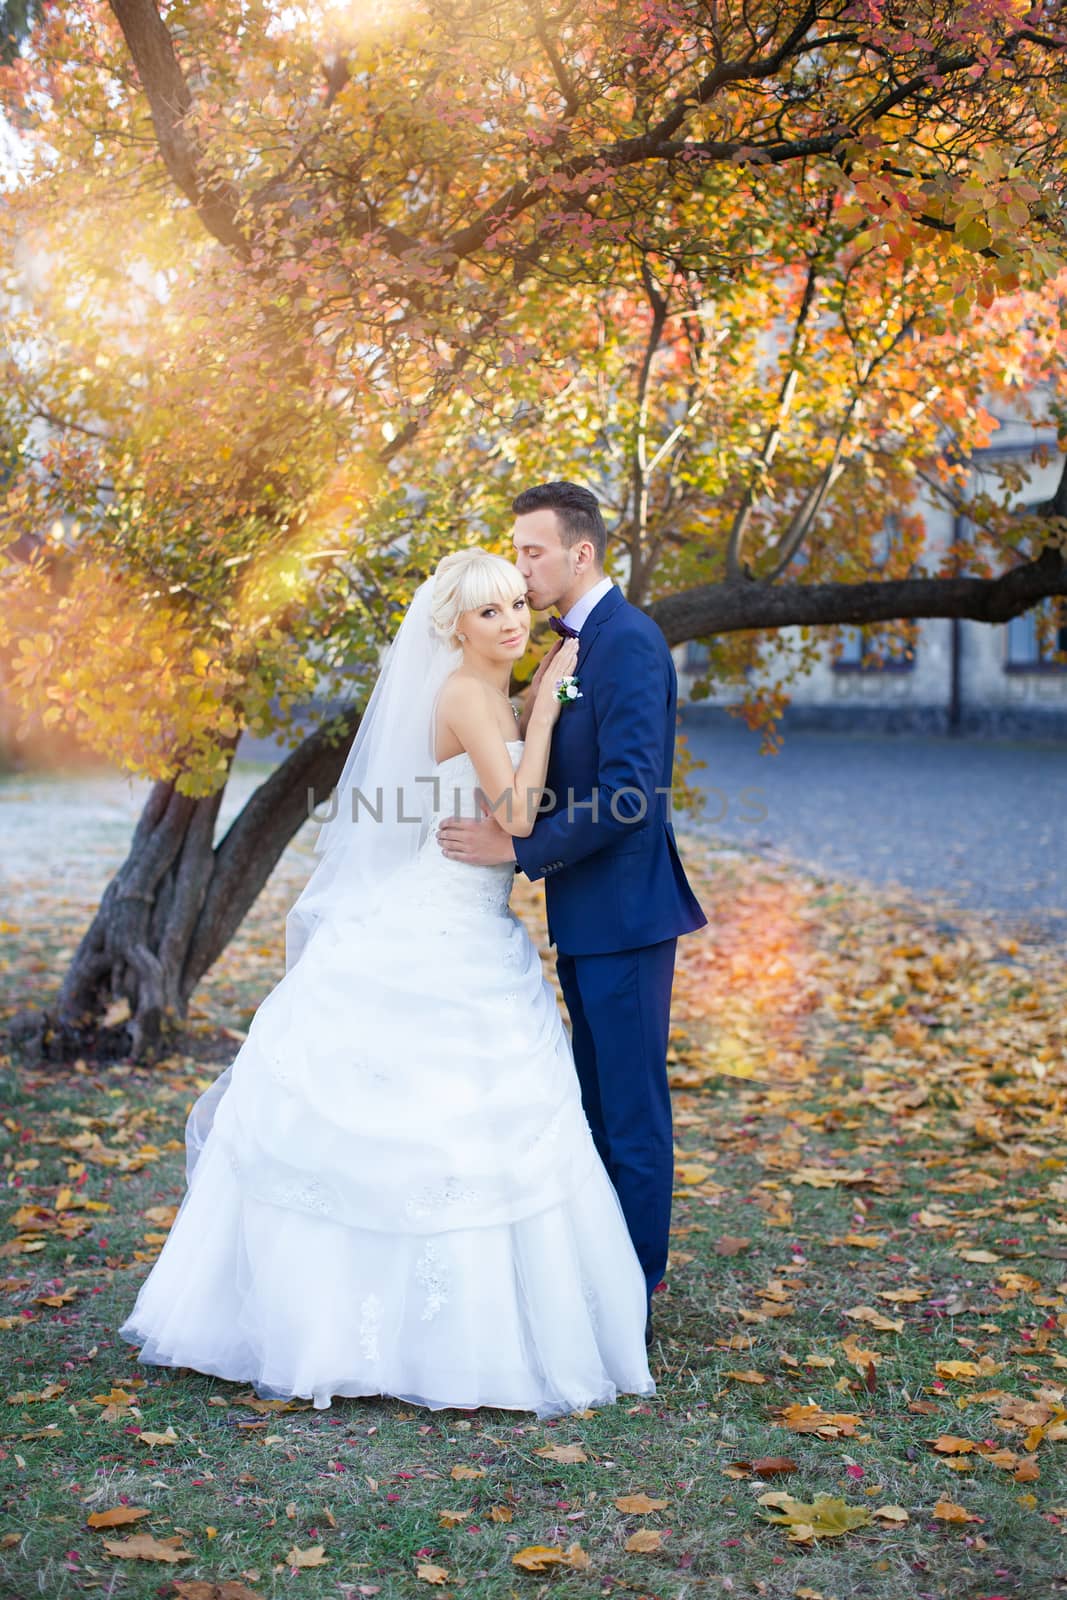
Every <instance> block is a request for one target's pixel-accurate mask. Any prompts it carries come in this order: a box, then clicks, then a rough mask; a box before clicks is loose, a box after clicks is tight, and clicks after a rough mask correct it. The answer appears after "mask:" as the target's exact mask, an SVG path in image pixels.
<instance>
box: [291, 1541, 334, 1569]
mask: <svg viewBox="0 0 1067 1600" xmlns="http://www.w3.org/2000/svg"><path fill="white" fill-rule="evenodd" d="M328 1559H329V1558H328V1557H327V1555H326V1547H325V1545H321V1544H313V1545H311V1546H310V1547H309V1548H308V1549H307V1550H301V1549H299V1548H298V1547H297V1546H296V1545H295V1544H294V1546H293V1548H292V1549H291V1550H290V1551H289V1554H288V1555H287V1556H286V1558H285V1564H286V1566H288V1567H324V1566H325V1565H326V1563H327V1560H328Z"/></svg>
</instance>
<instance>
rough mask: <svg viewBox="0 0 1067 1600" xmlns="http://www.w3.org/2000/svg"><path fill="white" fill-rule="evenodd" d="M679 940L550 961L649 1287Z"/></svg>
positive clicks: (668, 1150) (668, 1127) (659, 1203)
mask: <svg viewBox="0 0 1067 1600" xmlns="http://www.w3.org/2000/svg"><path fill="white" fill-rule="evenodd" d="M677 946H678V940H677V939H664V940H663V941H662V942H661V943H659V944H652V945H645V946H644V947H643V948H641V949H637V950H622V951H618V952H613V953H611V954H609V955H573V956H572V955H565V954H564V953H563V952H562V951H560V952H558V954H557V958H556V967H557V971H558V972H559V980H560V986H561V988H562V990H563V998H564V1000H565V1001H566V1004H567V1010H568V1012H569V1013H570V1019H571V1044H572V1048H573V1051H574V1063H575V1066H576V1068H577V1071H578V1081H579V1084H580V1085H581V1092H582V1105H583V1107H584V1110H585V1115H586V1118H587V1120H588V1123H589V1127H590V1129H591V1131H592V1134H593V1141H594V1143H595V1145H596V1147H597V1150H598V1151H599V1153H600V1159H601V1160H602V1161H603V1163H604V1166H605V1167H606V1168H607V1172H608V1176H609V1177H610V1179H611V1181H612V1183H613V1184H614V1186H615V1192H616V1194H617V1195H618V1197H619V1202H620V1204H621V1206H622V1210H623V1215H624V1217H625V1218H626V1225H627V1227H628V1228H629V1231H630V1238H631V1239H632V1240H633V1243H634V1249H635V1250H636V1252H637V1257H638V1260H639V1261H640V1263H641V1266H642V1268H643V1270H644V1274H645V1283H646V1286H647V1290H648V1295H649V1303H650V1304H651V1296H652V1291H653V1290H654V1289H655V1287H656V1285H657V1284H658V1283H659V1282H660V1281H661V1280H662V1278H663V1275H664V1273H665V1272H666V1270H667V1248H668V1239H669V1234H670V1226H671V1194H672V1191H673V1188H674V1134H673V1128H672V1124H671V1096H670V1089H669V1087H668V1084H667V1040H668V1034H669V1031H670V1011H671V987H672V984H673V981H674V958H675V952H676V950H677Z"/></svg>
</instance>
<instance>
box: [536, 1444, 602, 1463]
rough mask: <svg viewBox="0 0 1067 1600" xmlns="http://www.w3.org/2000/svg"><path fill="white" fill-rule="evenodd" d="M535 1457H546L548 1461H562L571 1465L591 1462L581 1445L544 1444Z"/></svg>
mask: <svg viewBox="0 0 1067 1600" xmlns="http://www.w3.org/2000/svg"><path fill="white" fill-rule="evenodd" d="M534 1455H535V1456H544V1458H545V1460H546V1461H562V1462H565V1463H571V1464H575V1463H577V1462H579V1461H588V1460H589V1457H588V1456H587V1455H586V1453H585V1451H584V1450H583V1449H582V1447H581V1445H580V1444H543V1445H541V1446H540V1448H539V1449H537V1450H535V1451H534Z"/></svg>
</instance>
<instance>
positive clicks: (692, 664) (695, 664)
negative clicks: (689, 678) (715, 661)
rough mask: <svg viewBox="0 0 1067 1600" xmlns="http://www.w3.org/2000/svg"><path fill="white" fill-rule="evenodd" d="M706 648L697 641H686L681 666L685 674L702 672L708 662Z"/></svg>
mask: <svg viewBox="0 0 1067 1600" xmlns="http://www.w3.org/2000/svg"><path fill="white" fill-rule="evenodd" d="M709 659H710V657H709V653H708V647H707V645H706V644H701V643H700V640H699V639H688V640H687V641H686V646H685V656H684V658H683V661H682V666H683V669H684V671H686V672H703V670H704V668H705V667H706V666H707V664H708V661H709Z"/></svg>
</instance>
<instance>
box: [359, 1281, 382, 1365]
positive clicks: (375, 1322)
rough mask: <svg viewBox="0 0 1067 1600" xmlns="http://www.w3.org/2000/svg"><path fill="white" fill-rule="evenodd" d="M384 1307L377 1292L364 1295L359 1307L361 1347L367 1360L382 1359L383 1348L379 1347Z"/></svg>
mask: <svg viewBox="0 0 1067 1600" xmlns="http://www.w3.org/2000/svg"><path fill="white" fill-rule="evenodd" d="M383 1310H384V1307H383V1305H382V1302H381V1299H380V1298H379V1296H378V1295H376V1294H368V1295H366V1296H365V1297H364V1299H363V1300H362V1302H361V1304H360V1308H359V1348H360V1350H361V1351H362V1352H363V1356H364V1359H365V1360H367V1361H378V1360H380V1359H381V1350H380V1349H379V1347H378V1335H379V1334H380V1333H381V1331H382V1313H383Z"/></svg>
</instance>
